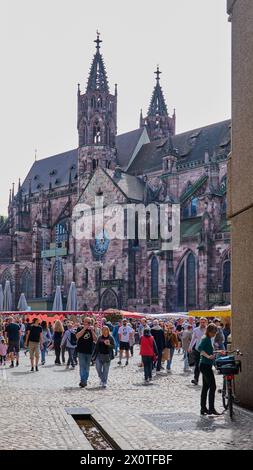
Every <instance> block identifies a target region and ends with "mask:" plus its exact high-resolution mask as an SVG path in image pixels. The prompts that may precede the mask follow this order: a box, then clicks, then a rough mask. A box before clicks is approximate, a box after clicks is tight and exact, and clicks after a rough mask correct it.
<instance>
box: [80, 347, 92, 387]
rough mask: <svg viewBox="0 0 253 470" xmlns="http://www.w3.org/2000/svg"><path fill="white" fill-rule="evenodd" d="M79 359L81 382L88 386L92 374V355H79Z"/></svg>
mask: <svg viewBox="0 0 253 470" xmlns="http://www.w3.org/2000/svg"><path fill="white" fill-rule="evenodd" d="M78 358H79V367H80V379H81V382H82V383H84V384H87V382H88V378H89V372H90V363H91V354H85V353H78Z"/></svg>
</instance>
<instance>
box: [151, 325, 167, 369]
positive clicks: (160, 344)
mask: <svg viewBox="0 0 253 470" xmlns="http://www.w3.org/2000/svg"><path fill="white" fill-rule="evenodd" d="M151 335H152V336H153V337H154V340H155V343H156V346H157V351H158V352H157V356H158V357H157V363H156V372H160V371H161V365H162V355H163V350H164V348H165V335H164V331H163V329H162V328H161V326H160V325H159V321H158V320H154V321H153V326H152V328H151Z"/></svg>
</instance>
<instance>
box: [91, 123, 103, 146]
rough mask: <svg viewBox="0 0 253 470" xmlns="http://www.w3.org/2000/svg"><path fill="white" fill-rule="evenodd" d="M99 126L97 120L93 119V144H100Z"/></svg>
mask: <svg viewBox="0 0 253 470" xmlns="http://www.w3.org/2000/svg"><path fill="white" fill-rule="evenodd" d="M101 136H102V135H101V128H100V124H99V121H95V123H94V126H93V143H94V144H101Z"/></svg>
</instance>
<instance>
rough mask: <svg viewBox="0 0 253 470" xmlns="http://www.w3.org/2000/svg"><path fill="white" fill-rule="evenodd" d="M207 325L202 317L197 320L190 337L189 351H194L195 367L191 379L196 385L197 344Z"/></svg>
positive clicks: (197, 379) (197, 378)
mask: <svg viewBox="0 0 253 470" xmlns="http://www.w3.org/2000/svg"><path fill="white" fill-rule="evenodd" d="M206 327H207V319H206V318H204V317H202V318H201V319H200V322H199V326H198V327H197V328H194V330H193V333H192V339H191V342H190V346H189V353H191V352H193V353H194V360H195V369H194V379H193V380H192V381H191V382H192V384H194V385H198V382H199V374H200V370H199V361H200V353H199V351H198V346H199V344H200V342H201V339H202V338H203V336H204V334H205V332H206Z"/></svg>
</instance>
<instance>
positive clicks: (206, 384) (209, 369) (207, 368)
mask: <svg viewBox="0 0 253 470" xmlns="http://www.w3.org/2000/svg"><path fill="white" fill-rule="evenodd" d="M217 331H218V328H217V326H216V325H215V324H214V323H210V324H209V325H208V326H207V328H206V332H205V336H204V338H203V339H202V340H201V341H200V343H199V345H198V351H199V354H200V372H201V373H202V376H203V386H202V391H201V400H200V406H201V410H200V413H201V415H206V414H208V415H211V414H212V415H219V414H220V413H218V412H217V411H216V410H215V406H214V402H215V390H216V383H215V377H214V373H213V363H214V359H215V355H214V353H213V352H214V350H213V345H212V341H211V340H212V338H214V337H215V335H216V334H217ZM207 395H208V402H209V409H208V408H207V406H206V402H207Z"/></svg>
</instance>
